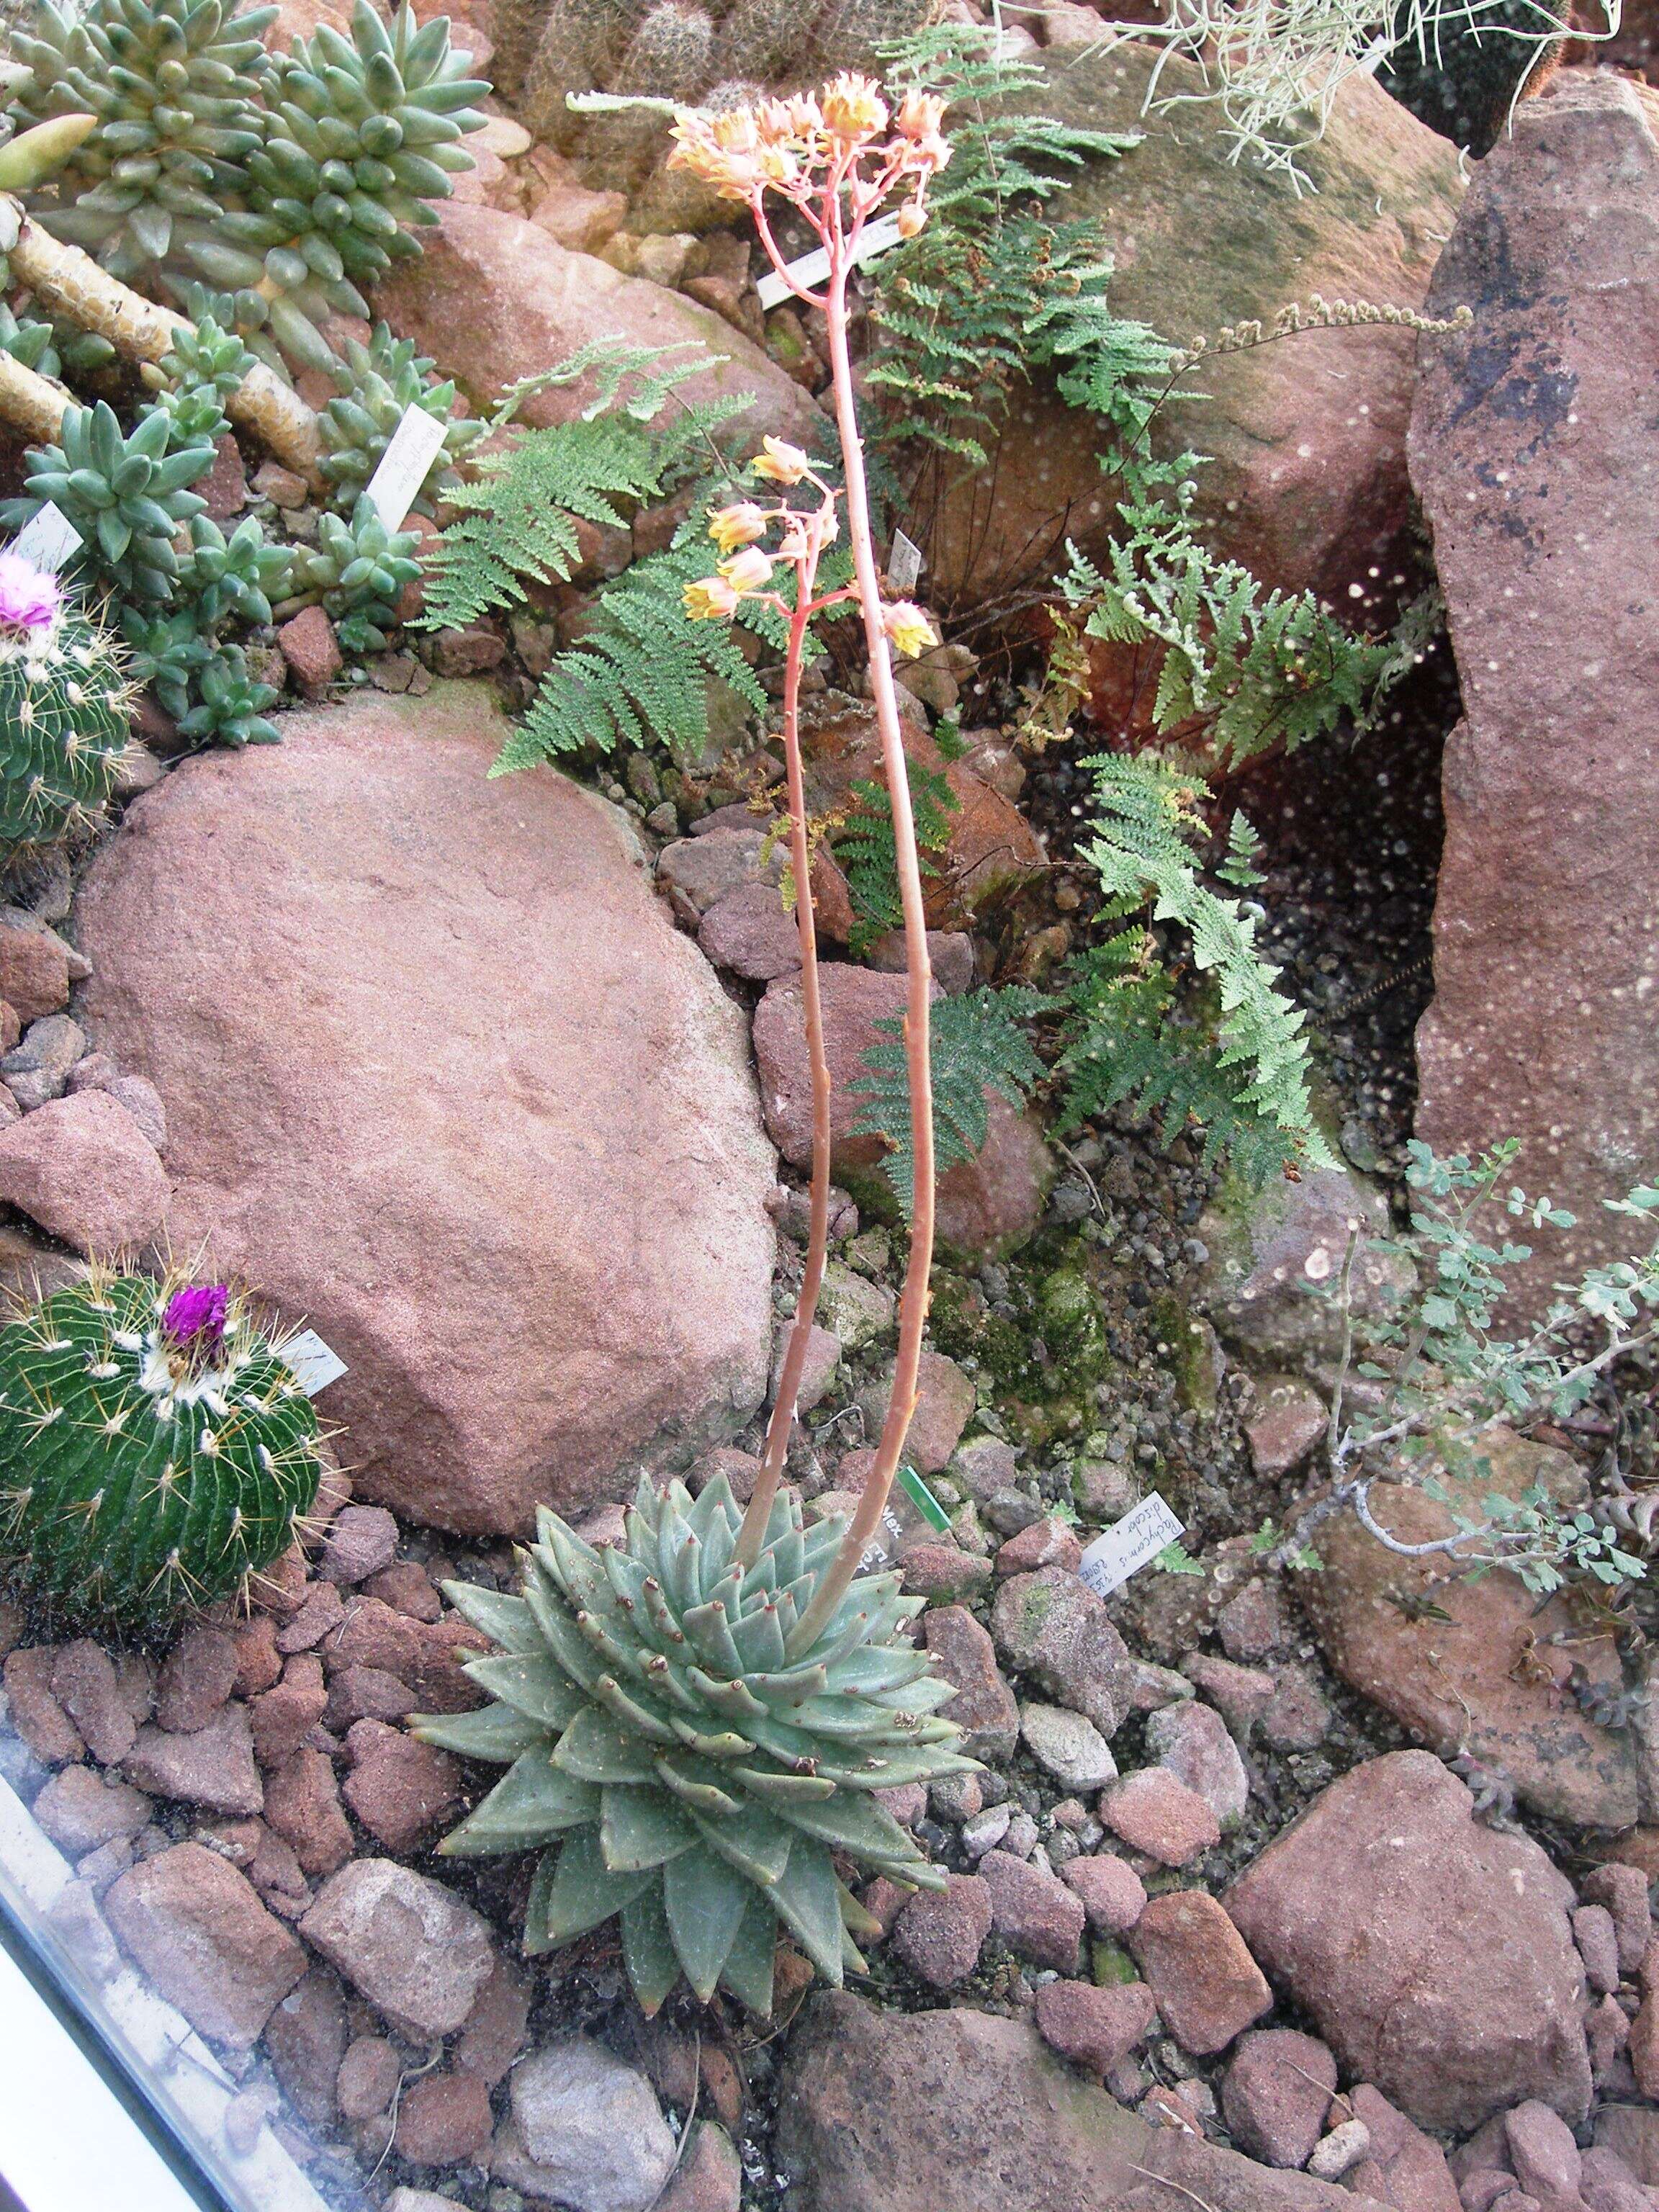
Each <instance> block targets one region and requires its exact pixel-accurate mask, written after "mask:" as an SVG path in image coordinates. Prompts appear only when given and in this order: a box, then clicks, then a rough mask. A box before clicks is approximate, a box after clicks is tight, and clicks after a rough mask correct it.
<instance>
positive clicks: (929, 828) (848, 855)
mask: <svg viewBox="0 0 1659 2212" xmlns="http://www.w3.org/2000/svg"><path fill="white" fill-rule="evenodd" d="M905 770H906V779H907V781H908V783H909V786H910V813H911V817H912V818H913V820H914V822H915V833H916V856H917V858H918V860H920V862H921V872H922V874H923V875H924V876H937V875H938V873H939V870H938V868H937V866H935V865H934V863H933V860H931V859H930V858H929V855H930V854H933V853H942V852H943V851H944V849H945V847H946V845H948V844H949V843H950V842H951V816H952V815H953V814H954V813H956V812H957V808H958V805H959V802H958V800H957V795H956V793H955V792H953V791H952V790H951V786H950V783H949V781H947V780H946V778H945V776H944V775H942V774H941V773H940V772H939V770H938V769H927V768H921V767H919V766H918V765H917V763H915V761H913V760H912V759H910V758H909V757H908V754H907V756H906V757H905ZM851 797H852V799H853V802H854V803H853V805H851V807H849V808H848V812H847V815H846V817H845V820H844V821H843V823H842V828H841V829H840V832H839V833H838V835H837V836H836V840H835V842H834V845H833V847H832V850H833V851H834V853H835V856H836V860H837V861H838V862H839V864H840V866H841V867H842V872H844V873H845V875H846V878H847V892H848V900H849V902H850V903H851V906H852V908H853V933H852V937H851V939H850V940H849V945H848V950H849V951H852V952H853V954H854V956H855V957H862V956H863V955H864V954H865V953H866V952H867V951H869V949H870V947H871V946H872V945H873V944H874V943H875V941H876V939H877V938H878V937H881V936H884V935H885V933H887V931H888V930H890V929H896V928H897V927H899V925H900V923H901V922H902V921H903V919H904V908H903V905H902V902H901V900H900V897H899V883H898V852H897V847H896V843H895V841H894V836H893V806H892V801H891V800H890V798H889V797H888V795H887V787H886V785H885V784H881V783H872V782H868V781H865V780H864V779H863V778H862V777H860V779H859V780H858V781H856V782H855V783H854V785H853V787H852V791H851Z"/></svg>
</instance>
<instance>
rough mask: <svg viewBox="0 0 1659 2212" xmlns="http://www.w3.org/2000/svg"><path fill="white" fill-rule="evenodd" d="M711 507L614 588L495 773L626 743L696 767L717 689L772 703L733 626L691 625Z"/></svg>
mask: <svg viewBox="0 0 1659 2212" xmlns="http://www.w3.org/2000/svg"><path fill="white" fill-rule="evenodd" d="M707 509H708V502H707V501H701V500H700V501H697V503H696V506H695V507H693V509H692V512H691V513H690V516H689V517H688V519H687V520H686V521H685V522H684V523H683V524H682V525H681V526H680V528H679V530H678V532H677V533H676V535H675V538H674V542H673V544H671V546H669V547H667V548H666V549H665V550H664V551H662V552H660V553H653V554H649V555H647V556H646V558H645V559H644V560H641V561H636V562H635V563H634V564H633V566H632V567H631V568H625V569H624V570H623V573H622V574H621V575H620V576H618V577H617V578H616V580H614V581H613V582H611V583H610V584H608V585H606V586H605V589H604V590H603V591H602V592H599V596H598V599H597V600H596V602H595V611H596V617H597V619H596V620H595V622H594V623H593V626H592V628H591V629H588V630H587V631H586V633H585V635H583V637H582V639H581V641H580V643H579V644H576V645H573V646H569V647H567V648H566V650H565V651H564V652H562V653H559V654H558V655H557V656H556V658H555V659H554V661H553V663H552V665H551V666H550V668H549V669H548V671H547V673H546V674H545V675H544V677H543V678H542V680H541V684H540V685H539V687H538V690H537V693H536V696H535V697H534V698H533V699H532V701H531V702H530V708H529V711H528V713H527V714H526V716H525V718H524V720H523V721H522V722H521V723H520V726H519V728H518V729H517V731H516V732H514V734H513V737H512V738H510V739H509V740H508V741H507V744H506V745H505V746H503V748H502V750H501V757H500V759H499V760H498V761H497V762H496V763H495V767H494V768H493V769H491V770H490V774H491V775H506V774H507V773H508V772H509V771H510V770H512V769H520V768H529V767H532V766H533V764H534V763H536V762H538V761H540V760H549V759H556V758H557V757H559V756H560V755H561V754H563V753H573V752H578V751H580V750H583V749H584V748H585V747H590V746H591V747H594V748H597V749H598V750H599V751H601V752H611V751H612V750H614V749H615V748H616V746H617V744H619V743H620V744H636V745H637V744H647V743H648V742H652V741H655V742H656V743H659V744H664V745H666V746H667V747H668V749H669V750H670V752H671V753H672V754H673V755H674V757H675V758H676V759H677V760H681V761H687V762H695V761H696V760H698V759H700V758H701V757H702V755H703V753H704V751H705V750H706V748H707V746H708V685H709V681H710V678H718V679H719V680H720V681H721V682H722V683H725V684H729V685H730V686H731V688H732V690H733V691H735V692H736V693H737V695H738V697H739V698H740V699H741V700H743V701H744V703H745V705H747V706H749V707H751V708H754V709H755V711H756V712H757V714H758V713H761V712H763V711H764V709H765V708H766V707H767V705H768V703H769V702H768V700H767V696H766V694H765V692H764V691H763V690H762V689H761V687H760V685H759V684H758V683H757V681H756V680H755V675H754V671H752V670H751V669H750V665H749V663H748V662H747V661H746V660H745V659H744V657H743V653H742V652H741V650H740V649H739V647H738V643H737V641H736V635H735V634H734V631H733V630H732V628H731V627H729V626H726V625H722V624H720V623H694V622H691V621H690V620H689V619H688V617H687V616H686V612H685V608H684V601H683V599H682V596H681V595H682V593H683V592H684V589H685V586H687V584H689V583H690V582H692V581H693V580H695V579H696V577H698V576H702V575H705V574H707V573H708V521H707Z"/></svg>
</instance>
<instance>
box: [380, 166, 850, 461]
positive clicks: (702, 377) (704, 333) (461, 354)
mask: <svg viewBox="0 0 1659 2212" xmlns="http://www.w3.org/2000/svg"><path fill="white" fill-rule="evenodd" d="M421 243H422V249H423V250H422V255H421V258H420V260H419V262H418V263H414V264H410V267H409V269H408V270H405V269H404V268H403V267H402V266H396V267H394V269H393V271H392V274H391V275H390V276H388V277H387V279H386V282H385V283H383V284H382V285H380V288H379V289H378V290H377V291H376V293H375V295H374V310H375V313H377V314H380V315H384V316H386V319H388V320H389V321H390V323H391V324H392V328H393V329H394V330H396V331H400V332H401V333H402V334H403V335H404V337H410V338H412V339H413V340H414V341H415V343H416V348H417V349H418V350H419V351H420V352H422V353H424V354H430V355H431V356H433V357H434V359H435V361H436V362H437V364H438V373H439V374H440V375H441V376H453V378H454V379H455V380H456V381H457V383H459V386H460V387H461V389H462V390H463V391H464V392H465V394H466V396H467V397H468V398H469V399H471V401H472V402H473V404H474V405H475V406H476V407H477V408H479V409H480V410H483V411H486V412H487V411H488V410H489V408H491V407H493V406H494V405H495V402H496V400H497V399H498V398H499V397H500V395H501V389H502V387H503V386H506V385H508V384H513V383H515V382H516V381H517V380H518V379H519V378H520V377H523V376H530V375H533V374H535V372H536V371H537V370H538V369H543V368H546V367H547V365H548V363H549V362H558V361H563V360H565V359H567V358H568V356H569V355H571V354H573V353H574V352H575V350H576V349H577V348H578V347H580V346H582V345H585V344H586V343H588V342H589V341H590V340H592V339H595V338H613V337H620V338H623V339H625V340H626V341H627V342H628V343H629V344H632V345H641V346H670V345H684V344H686V343H696V344H700V345H702V347H703V348H704V349H705V350H706V351H707V352H708V353H710V354H712V355H714V356H717V357H718V365H717V366H714V367H711V368H708V369H707V370H705V371H702V372H701V373H700V374H698V375H697V376H696V377H694V378H693V379H691V380H690V382H689V383H687V384H684V385H683V386H681V387H680V389H681V390H682V391H683V392H684V393H685V394H686V396H687V397H688V398H713V397H714V396H715V395H716V394H725V393H727V392H754V393H755V394H756V399H755V403H754V404H753V405H752V406H751V407H750V409H749V410H748V411H747V413H746V414H744V415H742V416H738V419H737V421H736V422H735V423H734V424H732V425H730V426H728V428H729V429H730V431H731V434H732V435H734V436H736V437H738V439H740V440H741V441H743V442H744V450H745V451H747V450H750V449H753V450H755V451H758V450H759V447H760V441H761V435H762V433H763V432H764V431H772V432H775V433H776V434H777V435H781V436H783V437H786V438H789V439H792V440H793V441H794V442H795V443H797V444H804V445H805V446H806V447H808V448H809V450H814V451H819V452H822V451H824V450H825V449H826V447H827V443H828V425H827V424H826V423H825V422H824V419H823V416H822V415H821V414H820V413H819V411H818V410H817V408H816V407H815V406H814V405H813V404H812V402H811V399H810V398H808V397H807V395H806V393H805V392H803V391H802V390H801V388H800V386H799V385H798V384H796V383H795V382H794V381H793V379H792V378H790V377H788V376H787V375H786V374H784V372H783V371H782V370H781V368H776V367H775V365H774V364H773V363H772V362H770V361H769V360H768V359H767V357H766V356H765V355H764V354H763V352H762V351H761V349H760V348H759V347H758V346H756V345H753V344H751V343H750V342H749V340H748V339H746V338H744V337H741V336H740V335H739V334H738V332H737V331H734V330H733V329H732V327H731V325H729V324H728V323H725V322H722V321H721V319H720V317H719V316H718V315H716V314H714V313H711V312H710V311H709V309H708V308H707V307H699V306H698V305H697V304H696V301H692V300H688V299H687V298H686V297H685V295H684V294H683V293H679V292H671V291H669V290H667V289H665V287H664V286H662V285H660V284H653V283H647V281H646V280H645V279H643V278H641V277H635V276H623V275H622V274H621V273H620V272H619V271H618V270H615V269H612V268H611V266H610V265H609V264H608V263H606V262H604V261H599V260H596V259H594V258H593V257H592V255H590V254H586V253H577V252H572V251H570V249H569V248H568V247H567V246H562V245H560V244H559V243H558V242H557V240H556V239H555V238H554V237H553V235H552V234H551V233H550V231H548V230H545V229H543V228H539V227H538V225H536V224H535V223H533V222H524V221H523V220H522V219H521V218H520V217H519V216H513V215H501V214H498V213H497V212H496V211H495V210H494V209H491V208H483V207H466V206H464V205H462V204H459V203H458V202H456V201H454V200H451V201H448V202H447V203H446V204H443V205H442V206H441V210H440V212H439V220H438V222H437V224H436V225H435V228H432V229H430V230H427V231H423V232H422V234H421ZM590 398H592V392H591V390H589V389H588V388H587V387H586V386H580V385H564V386H558V387H557V388H556V389H555V390H553V391H550V392H538V394H537V395H536V397H535V398H532V399H531V400H529V401H527V402H526V404H525V406H524V408H523V409H522V410H520V420H521V421H522V422H526V423H528V424H531V425H532V426H533V425H536V424H539V423H544V422H569V421H570V420H571V419H572V417H573V416H575V415H577V414H579V413H580V410H581V409H582V407H583V406H585V405H586V403H587V401H588V400H589V399H590Z"/></svg>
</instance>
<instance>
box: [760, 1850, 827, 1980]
mask: <svg viewBox="0 0 1659 2212" xmlns="http://www.w3.org/2000/svg"><path fill="white" fill-rule="evenodd" d="M840 1889H841V1885H840V1883H839V1882H838V1881H836V1869H835V1868H834V1867H833V1866H832V1865H831V1863H830V1860H829V1850H828V1849H827V1848H826V1847H825V1846H824V1845H823V1844H816V1843H813V1842H812V1841H811V1839H810V1838H807V1837H805V1836H803V1837H802V1838H800V1840H799V1842H798V1843H797V1844H796V1845H795V1848H794V1849H793V1850H792V1851H791V1852H790V1854H789V1863H788V1865H787V1867H786V1868H785V1869H784V1870H783V1878H782V1880H781V1881H779V1882H778V1883H776V1884H775V1887H773V1888H771V1889H769V1891H768V1892H767V1895H768V1896H769V1898H770V1899H772V1901H773V1903H774V1904H775V1905H776V1906H777V1911H778V1917H779V1919H780V1920H781V1921H782V1923H783V1924H784V1926H785V1927H786V1928H787V1929H788V1930H789V1932H790V1934H791V1935H792V1936H794V1937H795V1939H796V1941H797V1942H799V1945H800V1947H801V1948H802V1950H804V1951H805V1954H806V1955H807V1957H808V1958H809V1959H810V1960H811V1961H812V1964H813V1965H814V1966H816V1967H817V1970H818V1972H820V1973H821V1974H822V1975H823V1977H824V1978H825V1980H826V1981H830V1982H833V1983H834V1984H835V1985H836V1988H837V1989H839V1988H840V1987H841V1936H842V1919H841V1896H840Z"/></svg>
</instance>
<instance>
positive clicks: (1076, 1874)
mask: <svg viewBox="0 0 1659 2212" xmlns="http://www.w3.org/2000/svg"><path fill="white" fill-rule="evenodd" d="M1060 1880H1061V1881H1063V1882H1065V1884H1066V1887H1068V1888H1070V1889H1074V1890H1075V1891H1076V1892H1077V1893H1078V1895H1079V1897H1080V1898H1081V1899H1083V1909H1084V1911H1085V1912H1086V1913H1087V1914H1088V1916H1089V1925H1090V1927H1091V1928H1092V1929H1094V1931H1095V1933H1096V1935H1097V1936H1121V1935H1122V1934H1123V1933H1124V1932H1125V1930H1126V1929H1130V1928H1133V1926H1134V1924H1135V1923H1136V1921H1137V1920H1139V1917H1140V1916H1141V1914H1142V1913H1143V1912H1144V1911H1146V1883H1145V1882H1144V1881H1142V1880H1141V1879H1140V1876H1139V1875H1138V1874H1137V1873H1136V1872H1135V1870H1134V1869H1133V1867H1132V1866H1131V1865H1130V1864H1129V1862H1128V1861H1127V1859H1121V1858H1119V1857H1118V1856H1117V1854H1116V1853H1115V1851H1095V1852H1091V1853H1088V1854H1086V1855H1083V1856H1080V1857H1077V1858H1074V1859H1067V1860H1066V1863H1065V1865H1064V1866H1063V1867H1062V1868H1061V1869H1060Z"/></svg>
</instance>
